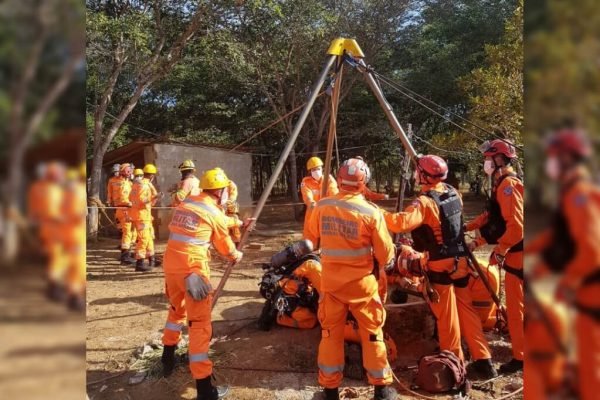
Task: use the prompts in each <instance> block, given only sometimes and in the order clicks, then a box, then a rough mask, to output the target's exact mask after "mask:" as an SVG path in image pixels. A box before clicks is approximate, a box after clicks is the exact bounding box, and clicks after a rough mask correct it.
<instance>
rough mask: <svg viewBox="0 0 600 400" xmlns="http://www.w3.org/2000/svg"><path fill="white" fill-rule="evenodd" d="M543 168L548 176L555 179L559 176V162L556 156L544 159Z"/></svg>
mask: <svg viewBox="0 0 600 400" xmlns="http://www.w3.org/2000/svg"><path fill="white" fill-rule="evenodd" d="M544 169H545V170H546V175H548V178H550V179H553V180H557V179H558V178H559V177H560V163H559V162H558V158H556V157H550V158H548V159H546V165H545V166H544Z"/></svg>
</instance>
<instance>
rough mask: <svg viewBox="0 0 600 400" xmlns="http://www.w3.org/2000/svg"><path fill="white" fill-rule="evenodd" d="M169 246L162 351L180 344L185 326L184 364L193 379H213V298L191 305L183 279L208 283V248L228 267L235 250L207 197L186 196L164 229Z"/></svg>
mask: <svg viewBox="0 0 600 400" xmlns="http://www.w3.org/2000/svg"><path fill="white" fill-rule="evenodd" d="M169 231H170V236H169V241H168V242H167V249H166V251H165V255H164V260H163V269H164V272H165V292H166V295H167V297H168V299H169V303H170V305H171V306H170V308H169V315H168V317H167V324H166V325H165V329H164V332H163V338H162V342H163V344H164V345H176V344H177V343H178V342H179V340H180V339H181V331H182V329H183V324H184V323H185V320H186V318H187V321H188V325H189V337H190V344H189V359H190V369H191V371H192V376H193V377H194V379H203V378H206V377H208V376H210V375H211V374H212V362H211V361H210V360H209V358H208V347H209V343H210V339H211V337H212V326H211V320H210V314H211V303H212V295H209V296H208V297H206V298H205V299H203V300H194V299H193V298H192V296H191V295H190V294H189V293H188V292H187V290H186V286H185V279H186V278H187V277H188V276H189V275H190V274H191V273H196V274H198V275H200V276H201V277H202V278H203V279H205V280H206V281H208V280H210V267H209V261H210V252H209V250H208V248H209V246H210V244H211V243H212V244H213V245H214V248H215V249H216V250H217V251H218V252H219V253H220V254H222V255H223V256H224V257H226V258H227V259H229V260H230V261H234V260H235V259H236V254H238V253H237V250H236V249H235V246H234V244H233V242H232V241H231V238H230V237H229V234H228V233H227V217H226V216H225V215H224V214H223V212H222V211H221V209H220V208H219V207H218V205H217V202H216V201H215V200H214V199H213V198H212V197H211V196H210V195H209V194H208V193H204V192H203V193H200V194H199V195H198V196H188V197H187V198H186V199H185V200H184V201H183V202H182V203H181V204H179V206H177V208H176V209H175V211H174V213H173V218H172V220H171V223H170V224H169Z"/></svg>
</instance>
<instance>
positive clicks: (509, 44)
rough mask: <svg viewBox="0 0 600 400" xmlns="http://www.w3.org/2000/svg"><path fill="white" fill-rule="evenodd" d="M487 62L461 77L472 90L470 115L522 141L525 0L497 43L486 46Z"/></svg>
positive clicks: (521, 1)
mask: <svg viewBox="0 0 600 400" xmlns="http://www.w3.org/2000/svg"><path fill="white" fill-rule="evenodd" d="M485 53H486V60H485V62H486V64H487V65H486V66H484V67H480V68H477V69H475V70H473V71H472V72H471V74H470V75H468V76H467V77H465V78H463V79H462V80H461V83H462V86H463V88H464V89H465V90H466V91H467V93H468V94H469V102H470V106H471V107H470V111H469V116H470V119H471V120H472V121H473V122H474V123H476V124H478V125H480V126H481V125H483V126H487V127H492V129H494V128H495V129H497V130H503V131H505V132H506V133H507V136H508V137H510V138H512V139H513V140H516V141H517V142H519V143H520V142H522V131H523V0H519V5H518V7H517V8H516V9H515V11H514V14H513V16H512V17H511V18H510V19H509V20H508V21H507V22H506V26H505V31H504V36H503V37H502V41H501V42H500V43H499V44H497V45H487V46H486V48H485Z"/></svg>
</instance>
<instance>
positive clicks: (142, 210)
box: [129, 164, 158, 272]
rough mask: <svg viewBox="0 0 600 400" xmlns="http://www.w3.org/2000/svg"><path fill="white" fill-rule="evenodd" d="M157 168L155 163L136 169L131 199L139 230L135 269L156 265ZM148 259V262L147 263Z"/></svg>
mask: <svg viewBox="0 0 600 400" xmlns="http://www.w3.org/2000/svg"><path fill="white" fill-rule="evenodd" d="M156 173H157V170H156V167H155V166H154V165H153V164H146V165H145V166H144V169H143V170H141V169H136V170H135V171H134V177H135V178H134V181H133V188H132V190H131V194H130V195H129V199H130V200H131V219H132V221H133V225H134V227H135V230H136V231H137V242H136V245H135V259H136V261H135V270H136V271H138V272H147V271H150V270H152V268H154V267H155V266H156V261H155V257H154V229H153V228H152V219H153V218H152V206H153V205H154V204H156V200H157V199H158V192H157V190H156V188H155V187H154V185H153V184H152V181H153V180H154V176H155V175H156ZM146 260H148V263H146Z"/></svg>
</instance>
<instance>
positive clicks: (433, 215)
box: [384, 155, 497, 379]
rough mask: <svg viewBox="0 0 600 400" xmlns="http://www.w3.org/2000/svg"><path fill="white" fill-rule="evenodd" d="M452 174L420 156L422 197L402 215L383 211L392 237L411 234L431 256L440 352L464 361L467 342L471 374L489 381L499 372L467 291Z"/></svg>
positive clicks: (428, 259)
mask: <svg viewBox="0 0 600 400" xmlns="http://www.w3.org/2000/svg"><path fill="white" fill-rule="evenodd" d="M447 175H448V165H447V164H446V162H445V161H444V160H443V159H442V158H441V157H438V156H436V155H425V156H421V157H419V159H418V161H417V167H416V168H415V179H416V182H417V184H420V185H421V194H420V195H419V196H418V197H417V198H416V199H415V200H413V201H412V203H411V204H410V205H409V206H408V207H407V208H406V209H405V210H404V211H402V212H399V213H389V212H384V217H385V222H386V224H387V228H388V229H389V230H390V231H391V232H393V233H407V232H411V234H412V239H413V241H414V244H413V247H414V249H415V250H416V251H417V252H421V253H426V254H423V257H425V258H426V266H425V268H424V269H425V270H426V273H427V276H428V278H429V281H430V282H431V285H432V288H433V289H434V290H435V291H437V293H438V294H439V301H438V302H430V306H431V309H432V312H433V314H434V315H435V317H436V320H437V328H438V335H439V341H440V349H441V350H449V351H452V352H453V353H454V354H456V356H457V357H459V358H461V359H464V355H463V351H462V347H461V338H464V339H465V341H466V343H467V345H468V347H469V351H470V353H471V357H472V358H473V359H474V360H475V361H473V362H472V363H471V365H470V369H471V371H472V373H473V374H475V376H476V377H478V378H482V379H489V378H492V377H495V376H497V372H496V370H495V369H494V367H493V365H492V360H491V353H490V348H489V345H488V343H487V340H486V338H485V336H484V334H483V329H482V326H481V320H480V318H479V315H478V314H477V312H476V311H475V309H474V308H473V304H472V298H471V294H470V291H469V288H468V285H469V279H470V278H471V272H470V268H469V264H468V260H467V248H466V244H465V243H464V232H463V229H462V227H463V215H462V212H463V211H462V199H461V197H460V195H459V193H458V191H457V190H456V189H454V188H453V187H452V186H450V185H448V184H446V183H444V182H443V181H444V180H445V179H446V177H447Z"/></svg>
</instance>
